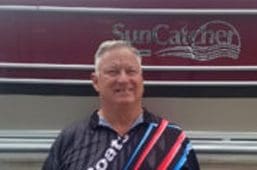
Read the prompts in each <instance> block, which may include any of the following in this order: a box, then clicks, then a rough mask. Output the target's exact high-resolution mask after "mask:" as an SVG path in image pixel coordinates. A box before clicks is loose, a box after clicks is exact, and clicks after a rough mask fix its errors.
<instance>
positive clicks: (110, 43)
mask: <svg viewBox="0 0 257 170" xmlns="http://www.w3.org/2000/svg"><path fill="white" fill-rule="evenodd" d="M121 47H126V48H128V49H129V50H131V51H132V52H133V53H134V54H135V56H136V58H137V60H138V63H139V64H140V65H141V61H142V58H141V56H140V53H139V51H138V50H137V49H136V48H135V47H133V46H132V45H131V43H129V42H128V41H123V40H107V41H103V42H102V43H101V44H100V45H99V47H98V49H97V51H96V53H95V73H98V72H99V64H100V61H101V59H102V56H103V54H104V53H105V52H107V51H109V50H112V49H114V48H121Z"/></svg>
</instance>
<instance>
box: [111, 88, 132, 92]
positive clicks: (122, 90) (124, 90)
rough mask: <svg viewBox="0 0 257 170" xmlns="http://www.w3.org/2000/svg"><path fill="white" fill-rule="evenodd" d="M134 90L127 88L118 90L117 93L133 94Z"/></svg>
mask: <svg viewBox="0 0 257 170" xmlns="http://www.w3.org/2000/svg"><path fill="white" fill-rule="evenodd" d="M132 90H133V89H132V88H126V89H116V90H115V92H116V93H128V92H131V91H132Z"/></svg>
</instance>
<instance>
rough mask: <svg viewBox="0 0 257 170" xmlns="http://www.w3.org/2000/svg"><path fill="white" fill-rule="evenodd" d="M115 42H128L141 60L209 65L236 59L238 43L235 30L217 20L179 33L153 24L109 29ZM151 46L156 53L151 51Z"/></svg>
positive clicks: (230, 25)
mask: <svg viewBox="0 0 257 170" xmlns="http://www.w3.org/2000/svg"><path fill="white" fill-rule="evenodd" d="M112 33H113V35H114V37H115V38H117V39H122V40H127V41H130V42H131V43H132V44H134V45H141V46H145V47H146V48H145V49H140V52H141V54H142V55H143V56H159V57H181V58H188V59H192V60H197V61H209V60H213V59H216V58H220V57H226V58H231V59H237V58H238V57H239V54H240V50H241V39H240V35H239V32H238V31H237V30H236V28H235V27H234V26H233V25H232V24H230V23H228V22H226V21H221V20H213V21H209V22H207V23H205V24H203V25H201V26H200V27H199V28H197V29H194V30H189V29H188V26H187V25H185V26H183V27H182V28H180V29H179V30H175V29H172V28H171V26H169V25H168V24H157V25H155V26H154V27H152V28H150V29H132V30H131V29H128V26H126V25H125V24H123V23H117V24H114V25H113V29H112ZM151 45H157V46H158V47H160V49H158V50H155V51H153V49H152V48H151Z"/></svg>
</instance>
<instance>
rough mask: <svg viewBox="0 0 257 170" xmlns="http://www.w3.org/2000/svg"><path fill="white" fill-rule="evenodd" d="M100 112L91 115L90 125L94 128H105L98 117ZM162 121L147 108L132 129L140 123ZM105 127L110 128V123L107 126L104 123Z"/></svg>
mask: <svg viewBox="0 0 257 170" xmlns="http://www.w3.org/2000/svg"><path fill="white" fill-rule="evenodd" d="M97 112H98V110H96V111H94V113H93V114H92V115H91V118H90V119H89V125H90V126H91V127H92V128H96V127H98V126H103V125H102V123H103V122H102V120H100V117H99V116H98V113H97ZM160 120H161V119H160V117H158V116H156V115H154V114H152V113H150V112H149V111H147V110H146V109H145V108H143V113H142V114H141V115H140V116H139V117H138V119H136V121H135V122H134V123H133V126H132V127H135V126H136V125H138V124H140V123H147V124H148V123H153V122H155V123H157V122H159V121H160ZM103 124H104V125H107V126H108V124H109V123H108V122H107V124H105V123H103ZM108 127H109V126H108Z"/></svg>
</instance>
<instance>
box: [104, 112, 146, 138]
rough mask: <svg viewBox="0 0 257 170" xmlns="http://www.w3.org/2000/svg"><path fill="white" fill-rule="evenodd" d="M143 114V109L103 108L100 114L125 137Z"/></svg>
mask: <svg viewBox="0 0 257 170" xmlns="http://www.w3.org/2000/svg"><path fill="white" fill-rule="evenodd" d="M142 112H143V109H142V107H134V108H133V109H129V108H127V107H126V108H121V107H120V108H116V109H113V108H112V109H108V108H104V107H103V108H101V109H100V110H99V114H100V115H101V116H102V117H103V118H104V119H106V121H108V123H110V125H111V126H112V127H113V129H114V130H115V131H116V132H117V133H118V134H119V135H124V134H125V133H126V132H127V131H128V130H129V129H130V127H131V126H132V124H133V123H134V122H135V120H136V119H137V118H138V117H139V116H140V114H141V113H142Z"/></svg>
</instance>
